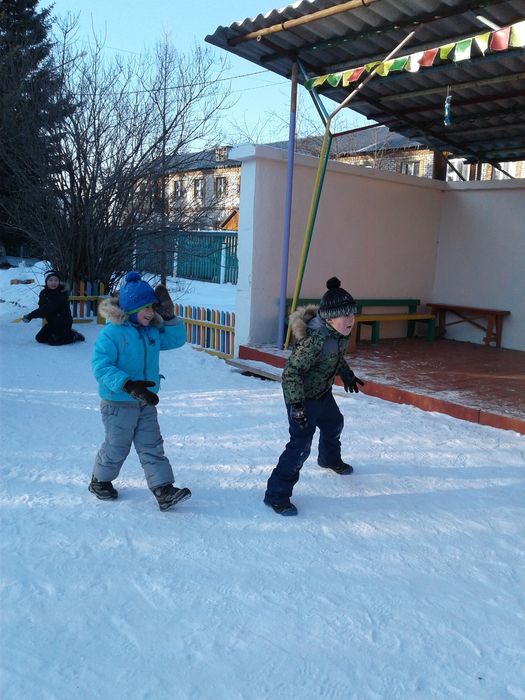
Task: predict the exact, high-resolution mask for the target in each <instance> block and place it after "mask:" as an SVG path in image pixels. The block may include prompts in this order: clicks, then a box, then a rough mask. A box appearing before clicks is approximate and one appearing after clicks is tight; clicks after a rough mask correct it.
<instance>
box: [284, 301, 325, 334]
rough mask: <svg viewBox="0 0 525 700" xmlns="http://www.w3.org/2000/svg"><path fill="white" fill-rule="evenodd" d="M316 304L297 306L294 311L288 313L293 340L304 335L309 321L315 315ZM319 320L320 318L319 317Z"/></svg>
mask: <svg viewBox="0 0 525 700" xmlns="http://www.w3.org/2000/svg"><path fill="white" fill-rule="evenodd" d="M318 308H319V307H318V306H317V304H308V305H307V306H298V307H297V309H295V311H294V312H293V313H292V314H290V319H289V321H288V322H289V324H290V328H291V330H292V335H293V337H294V340H296V341H299V340H302V339H303V338H304V337H305V336H306V331H307V328H308V327H309V325H308V324H309V323H310V322H311V321H312V320H313V319H314V318H315V317H316V316H317V310H318ZM319 320H320V319H319Z"/></svg>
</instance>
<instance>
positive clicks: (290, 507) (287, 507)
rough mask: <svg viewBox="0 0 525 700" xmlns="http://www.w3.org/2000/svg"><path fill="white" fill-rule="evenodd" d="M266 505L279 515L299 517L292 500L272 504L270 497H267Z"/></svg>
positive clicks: (265, 499)
mask: <svg viewBox="0 0 525 700" xmlns="http://www.w3.org/2000/svg"><path fill="white" fill-rule="evenodd" d="M264 503H265V505H267V506H269V507H270V508H272V509H273V510H274V511H275V512H276V513H278V514H279V515H297V508H296V507H295V506H294V504H293V503H292V502H291V501H290V500H287V501H283V502H282V503H272V501H270V499H269V498H268V496H265V497H264Z"/></svg>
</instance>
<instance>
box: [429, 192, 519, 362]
mask: <svg viewBox="0 0 525 700" xmlns="http://www.w3.org/2000/svg"><path fill="white" fill-rule="evenodd" d="M432 297H433V300H434V301H436V302H444V303H454V302H456V303H458V302H460V303H462V304H465V305H470V306H480V307H487V308H492V309H506V310H508V311H510V312H511V315H510V316H508V317H506V318H505V320H504V322H503V343H502V346H503V347H506V348H514V349H516V350H525V180H514V181H508V180H504V181H495V182H465V183H448V186H447V189H446V191H445V192H444V199H443V211H442V215H441V223H440V228H439V247H438V256H437V263H436V274H435V283H434V289H433V292H432ZM450 320H454V317H451V319H450ZM482 337H483V332H482V331H481V330H478V329H476V328H474V327H473V326H470V325H469V324H466V323H462V324H460V325H457V326H449V327H448V329H447V338H451V339H456V340H469V341H472V342H476V343H479V342H481V340H482Z"/></svg>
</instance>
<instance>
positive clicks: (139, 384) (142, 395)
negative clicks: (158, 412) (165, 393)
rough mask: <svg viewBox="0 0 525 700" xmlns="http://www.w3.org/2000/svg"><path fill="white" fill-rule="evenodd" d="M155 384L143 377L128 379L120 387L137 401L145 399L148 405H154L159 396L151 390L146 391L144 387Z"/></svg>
mask: <svg viewBox="0 0 525 700" xmlns="http://www.w3.org/2000/svg"><path fill="white" fill-rule="evenodd" d="M148 386H155V382H150V381H148V380H146V381H144V380H143V379H137V380H136V381H135V380H133V379H128V381H127V382H126V383H125V384H124V386H123V387H122V388H123V389H124V391H126V392H127V393H128V394H129V395H130V396H133V398H134V399H139V401H145V402H146V403H148V404H149V405H150V406H156V405H157V404H158V402H159V397H158V396H157V394H154V393H153V392H152V391H148V389H147V388H146V387H148Z"/></svg>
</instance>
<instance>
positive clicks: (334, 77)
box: [326, 73, 342, 87]
mask: <svg viewBox="0 0 525 700" xmlns="http://www.w3.org/2000/svg"><path fill="white" fill-rule="evenodd" d="M341 78H342V73H330V74H329V75H328V76H327V78H326V82H327V83H328V84H329V85H330V87H337V86H338V85H339V83H340V82H341Z"/></svg>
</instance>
